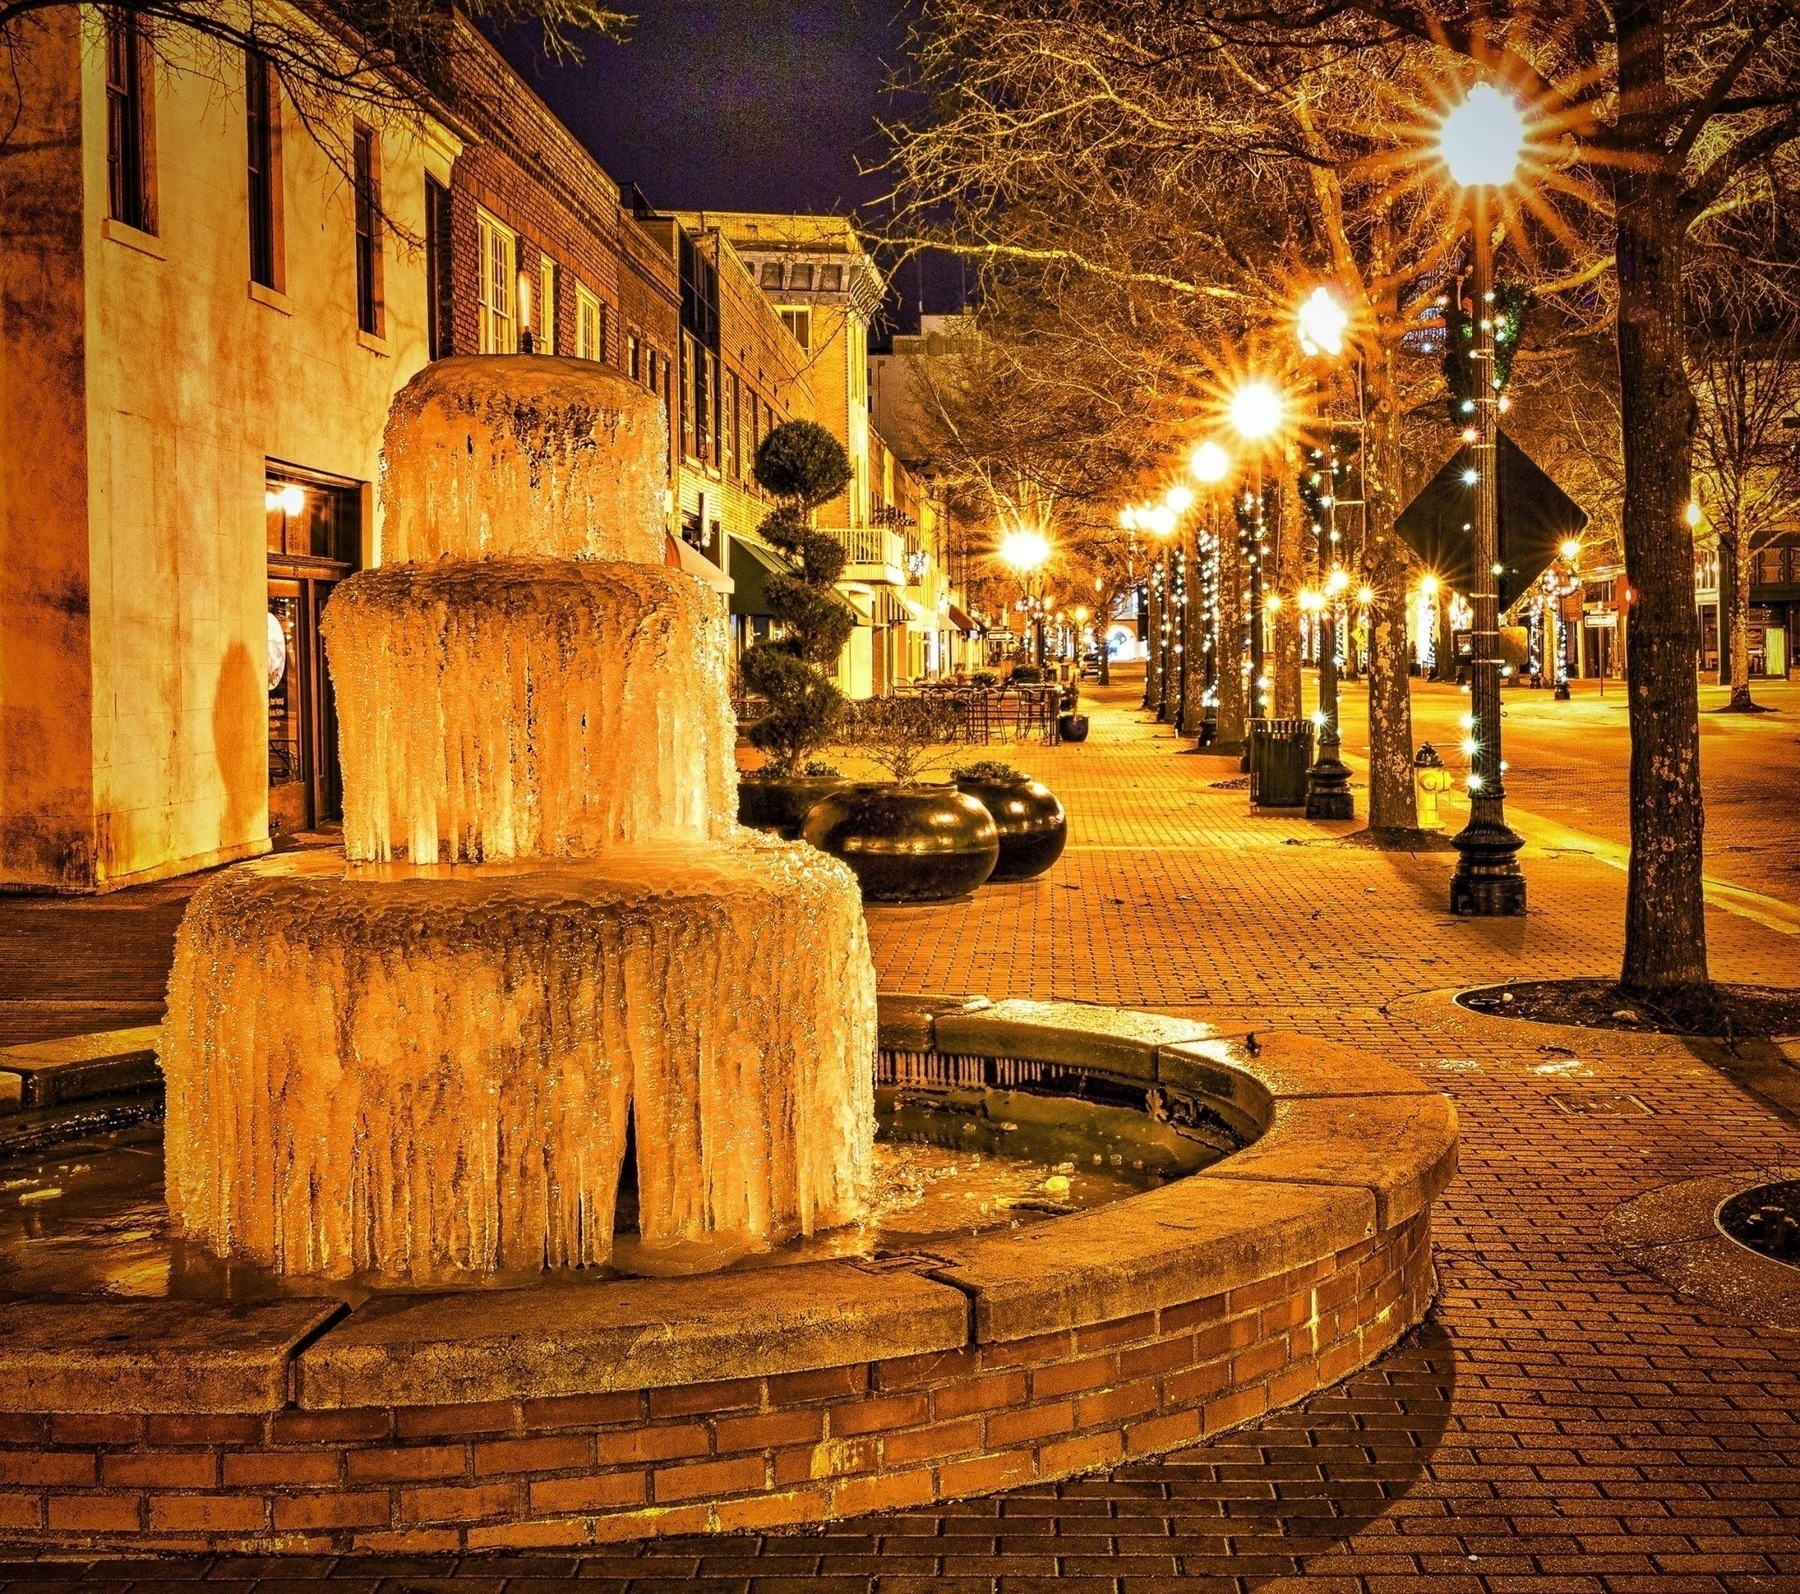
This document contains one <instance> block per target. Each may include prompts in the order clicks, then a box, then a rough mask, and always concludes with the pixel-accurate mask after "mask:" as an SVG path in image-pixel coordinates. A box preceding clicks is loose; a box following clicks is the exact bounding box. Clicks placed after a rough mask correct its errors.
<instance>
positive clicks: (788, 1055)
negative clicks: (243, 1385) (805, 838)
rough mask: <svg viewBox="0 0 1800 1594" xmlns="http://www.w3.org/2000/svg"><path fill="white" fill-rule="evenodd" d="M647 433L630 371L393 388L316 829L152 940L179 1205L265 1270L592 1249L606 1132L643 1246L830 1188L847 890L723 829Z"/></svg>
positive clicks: (502, 1259) (871, 995)
mask: <svg viewBox="0 0 1800 1594" xmlns="http://www.w3.org/2000/svg"><path fill="white" fill-rule="evenodd" d="M667 448H668V440H667V432H666V422H665V419H664V416H663V413H662V408H661V405H660V404H659V402H658V401H657V399H656V398H655V397H654V396H653V395H651V394H650V393H648V392H645V391H644V390H643V389H641V388H639V387H637V386H635V385H633V384H631V383H629V382H627V381H626V380H625V379H623V378H622V377H618V376H615V375H612V374H611V373H609V372H607V371H605V370H604V369H602V368H601V367H598V366H596V365H594V364H592V363H590V362H586V361H574V360H555V359H544V358H534V357H530V356H513V357H506V358H474V357H471V358H459V359H450V360H443V361H439V362H438V363H436V364H434V365H431V366H429V367H427V368H426V369H425V370H424V371H423V372H422V373H420V375H418V376H417V377H415V378H414V379H413V380H412V382H410V383H409V384H408V385H407V387H406V389H405V390H404V391H403V392H402V393H401V394H400V395H399V397H398V398H397V399H396V400H395V402H394V406H393V410H392V413H391V415H390V417H389V420H388V427H387V433H386V438H385V458H384V479H383V501H384V508H385V512H386V513H385V525H384V533H383V535H384V544H385V550H386V561H385V562H384V563H383V564H382V566H381V567H380V568H379V569H375V570H369V571H365V572H362V573H360V574H358V575H355V576H352V577H351V578H350V579H349V580H347V581H346V582H344V583H343V584H342V585H341V586H340V587H339V588H338V590H337V593H336V594H335V596H334V597H333V599H332V602H331V605H330V609H329V612H328V614H327V617H326V622H325V631H326V645H327V653H328V659H329V663H330V667H331V675H332V681H333V684H334V686H335V689H336V693H337V699H338V708H339V715H340V720H341V727H342V764H343V778H344V851H343V853H342V855H339V854H336V853H322V852H301V853H290V854H286V855H281V856H277V857H272V858H268V859H263V860H260V861H258V862H255V863H251V864H245V865H240V866H239V867H237V868H234V869H230V870H227V871H225V872H224V873H222V874H220V875H219V876H217V877H216V878H215V879H213V880H212V881H210V882H208V883H207V884H206V885H205V886H203V887H202V888H201V889H200V891H198V892H197V893H196V894H195V896H194V899H193V902H192V905H191V906H190V908H189V910H188V914H187V917H186V919H185V920H184V922H183V924H182V927H181V932H180V936H179V939H178V942H177V948H176V958H175V966H174V972H173V975H172V976H171V981H170V991H169V1014H168V1018H167V1020H166V1021H165V1025H164V1031H163V1049H162V1060H163V1067H164V1072H165V1075H166V1078H167V1084H168V1127H167V1134H166V1144H167V1159H168V1179H167V1199H168V1204H169V1208H170V1212H171V1215H172V1217H173V1219H174V1221H175V1223H176V1224H177V1225H178V1227H179V1229H180V1230H181V1232H182V1233H183V1235H184V1236H185V1237H186V1238H188V1239H190V1240H195V1241H198V1242H200V1243H202V1244H204V1245H205V1246H207V1247H209V1248H210V1249H211V1250H213V1251H215V1252H218V1253H219V1254H221V1255H226V1256H233V1257H242V1258H245V1259H248V1260H251V1261H254V1262H256V1263H259V1264H261V1265H263V1266H266V1267H269V1268H272V1269H274V1270H276V1271H278V1272H281V1273H288V1274H296V1273H305V1274H320V1275H338V1276H343V1275H349V1274H359V1275H363V1274H366V1275H373V1276H381V1277H386V1278H390V1279H407V1280H419V1281H423V1280H431V1279H438V1278H444V1277H455V1276H458V1275H465V1274H469V1273H495V1272H501V1271H508V1272H511V1271H541V1270H544V1269H565V1268H580V1267H591V1266H597V1265H600V1264H605V1263H607V1262H608V1261H609V1259H610V1258H611V1256H612V1252H613V1230H614V1205H615V1200H616V1198H617V1194H618V1190H619V1185H620V1178H621V1171H622V1168H623V1164H624V1159H625V1156H626V1149H627V1144H628V1141H629V1143H630V1144H632V1145H633V1146H634V1148H635V1152H634V1154H635V1161H636V1181H637V1192H638V1230H639V1235H640V1239H641V1245H642V1248H643V1249H644V1250H645V1251H646V1252H648V1253H658V1252H660V1253H662V1254H665V1255H666V1256H667V1257H668V1258H669V1259H670V1263H671V1265H672V1266H677V1267H682V1266H703V1265H708V1264H720V1263H723V1262H725V1261H729V1260H731V1259H732V1258H733V1257H735V1256H737V1255H740V1254H742V1253H743V1252H745V1251H748V1250H754V1249H759V1248H763V1247H766V1246H768V1245H771V1244H773V1243H775V1242H776V1241H777V1240H780V1239H783V1238H786V1237H787V1236H789V1235H792V1234H795V1233H801V1234H809V1233H812V1232H814V1231H815V1230H818V1229H823V1228H827V1227H831V1226H833V1225H837V1224H842V1223H846V1222H850V1221H852V1220H854V1219H855V1218H857V1217H858V1216H859V1215H860V1213H861V1211H862V1209H863V1206H864V1203H865V1201H866V1199H867V1195H868V1189H869V1183H870V1177H871V1166H872V1145H871V1143H872V1138H873V1133H874V1111H873V1079H874V1072H873V1062H874V1054H875V981H874V969H873V964H872V962H871V960H870V956H869V950H868V943H867V937H866V933H865V929H864V925H863V919H862V909H861V903H860V899H859V897H858V894H857V889H856V884H855V881H854V879H853V878H852V876H851V875H850V873H849V871H848V870H847V869H846V868H844V867H843V865H841V864H839V863H836V862H835V861H833V860H831V859H829V858H827V857H825V856H824V855H823V854H821V853H818V852H815V851H813V850H812V849H811V848H809V847H806V846H804V845H801V844H798V843H784V842H776V841H772V840H770V839H767V838H765V837H762V836H760V835H757V834H756V833H753V832H750V831H746V830H743V829H740V828H739V827H738V826H737V825H736V823H735V814H736V809H737V798H736V785H737V777H736V772H735V767H734V763H733V742H734V726H733V721H732V716H731V711H730V706H729V701H728V697H727V692H726V683H725V668H726V663H725V659H726V648H725V639H724V620H723V616H722V615H720V614H719V613H718V608H717V600H716V598H715V597H714V596H713V595H712V594H711V593H710V592H709V591H708V590H707V589H706V588H705V587H704V586H702V584H701V583H699V582H698V581H696V580H695V579H694V578H693V577H691V576H689V575H687V574H685V573H683V572H680V571H678V570H674V569H670V568H668V567H666V566H665V564H664V561H663V556H664V549H665V533H664V529H663V523H664V510H663V505H664V493H665V488H666V483H667V480H668V476H667V470H666V457H667ZM628 1125H629V1127H630V1131H631V1132H630V1134H629V1135H628Z"/></svg>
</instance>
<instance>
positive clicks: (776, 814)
mask: <svg viewBox="0 0 1800 1594" xmlns="http://www.w3.org/2000/svg"><path fill="white" fill-rule="evenodd" d="M753 468H754V473H755V476H756V479H757V481H758V483H760V484H761V486H762V487H763V489H764V490H765V491H766V492H769V493H772V494H774V496H775V498H776V499H777V500H778V505H777V507H776V508H775V510H774V511H773V512H772V513H770V514H769V515H768V517H767V518H766V519H764V521H763V523H762V524H761V526H759V527H758V528H757V529H758V530H759V531H760V532H761V534H762V536H763V537H764V538H765V539H767V541H769V542H770V543H771V544H773V545H774V546H775V547H777V548H779V549H780V550H781V551H782V552H783V553H785V554H787V555H788V556H789V557H790V558H791V559H792V560H794V562H795V563H796V564H797V565H798V566H799V569H800V573H799V574H798V575H791V576H790V575H774V576H770V577H769V582H768V595H769V608H770V609H771V610H772V611H773V613H774V617H775V618H776V619H777V620H779V621H780V622H781V624H782V635H781V636H780V637H779V638H775V639H772V640H770V641H767V642H758V643H756V644H755V645H754V646H753V647H750V648H747V649H745V651H744V655H743V657H742V658H741V659H740V660H739V661H738V673H739V675H740V677H741V678H742V680H743V683H744V685H745V686H746V687H747V688H748V689H749V690H750V691H752V692H755V693H756V694H757V695H758V696H760V697H762V698H764V699H766V700H767V702H768V705H769V711H768V713H767V714H766V715H765V716H764V717H763V718H762V719H760V720H759V721H757V723H756V724H755V725H753V726H752V727H751V728H750V744H751V746H753V747H755V748H758V749H759V750H760V751H762V752H764V753H767V754H768V758H769V761H768V763H767V765H766V766H765V768H764V770H763V772H762V778H761V779H760V780H759V781H757V782H756V783H754V784H755V785H765V786H772V785H776V784H779V783H784V782H793V781H796V780H799V779H802V778H803V777H804V776H805V775H806V774H808V773H809V765H810V760H811V758H812V755H813V754H814V753H816V752H818V751H819V750H820V749H821V748H822V747H824V746H825V745H826V744H827V743H829V742H830V741H831V739H832V736H833V735H834V733H835V732H836V730H837V728H838V725H839V723H840V721H841V720H842V719H843V716H844V697H843V694H842V693H841V692H839V691H838V689H837V686H836V685H835V684H834V683H833V682H832V681H831V680H830V679H829V678H828V677H827V675H826V673H825V672H826V671H827V670H828V669H830V668H831V667H832V666H833V665H834V664H836V662H837V657H838V654H840V653H841V652H842V651H843V649H844V644H845V643H846V642H847V641H849V639H850V633H851V631H852V630H853V629H855V626H856V615H855V614H854V612H853V611H852V610H851V608H850V606H849V604H847V603H845V602H844V600H843V599H842V598H840V597H838V596H837V594H836V593H834V592H833V591H832V590H831V589H832V584H833V583H834V582H835V581H836V580H837V578H838V577H839V576H840V575H841V574H842V573H843V569H844V557H845V553H844V548H843V545H842V544H841V543H839V542H838V541H837V539H836V538H835V537H828V536H827V535H826V534H825V533H824V532H822V531H818V530H815V529H814V527H813V525H812V515H813V511H814V510H816V509H818V508H819V506H820V505H822V504H827V503H829V502H830V501H831V500H832V499H833V498H835V497H837V495H838V494H839V493H841V492H842V491H843V490H844V488H845V487H846V486H847V485H848V484H849V481H850V460H849V456H848V455H846V454H845V452H844V447H843V444H841V443H840V442H838V440H837V439H836V438H835V437H833V436H832V435H831V433H829V432H828V431H826V430H825V428H824V427H822V426H819V425H817V424H816V423H814V422H812V421H784V422H783V423H782V424H781V425H780V426H777V427H776V428H775V429H774V430H773V431H772V432H770V433H769V435H768V436H767V437H765V438H764V439H763V440H762V445H761V446H760V447H759V448H758V449H757V451H756V460H755V464H754V467H753ZM741 792H742V794H741V796H740V807H739V812H740V817H742V818H743V819H744V820H745V821H746V823H766V824H772V825H775V826H776V827H778V828H781V829H783V830H787V831H793V830H796V829H798V827H799V823H800V820H801V819H802V818H804V817H805V812H806V808H807V807H809V806H811V804H810V802H807V803H800V797H801V796H803V795H805V793H797V794H794V795H793V797H792V800H791V801H788V800H787V797H786V794H778V793H774V792H766V793H754V792H753V791H752V788H751V787H749V786H746V787H745V788H742V789H741ZM764 796H768V797H770V798H775V797H778V796H779V797H780V798H781V799H782V800H780V801H776V802H774V803H773V804H770V803H765V802H763V801H762V800H761V798H762V797H764ZM796 805H798V812H794V813H789V812H788V811H787V809H788V808H791V807H794V806H796ZM753 810H754V811H753ZM777 810H779V811H777Z"/></svg>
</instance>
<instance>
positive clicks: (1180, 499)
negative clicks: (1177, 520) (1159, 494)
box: [1163, 482, 1194, 515]
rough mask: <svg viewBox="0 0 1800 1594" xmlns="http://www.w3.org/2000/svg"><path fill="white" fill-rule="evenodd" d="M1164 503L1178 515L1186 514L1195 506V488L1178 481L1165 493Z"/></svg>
mask: <svg viewBox="0 0 1800 1594" xmlns="http://www.w3.org/2000/svg"><path fill="white" fill-rule="evenodd" d="M1163 504H1164V506H1165V507H1166V508H1168V509H1169V510H1170V511H1171V512H1173V513H1174V514H1177V515H1185V514H1186V513H1187V512H1188V511H1189V510H1190V509H1192V508H1193V507H1194V490H1193V489H1192V488H1191V487H1185V486H1183V485H1182V484H1181V483H1180V482H1177V483H1176V484H1175V485H1174V486H1173V487H1171V488H1170V489H1169V490H1168V491H1167V492H1166V493H1164V494H1163Z"/></svg>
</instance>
